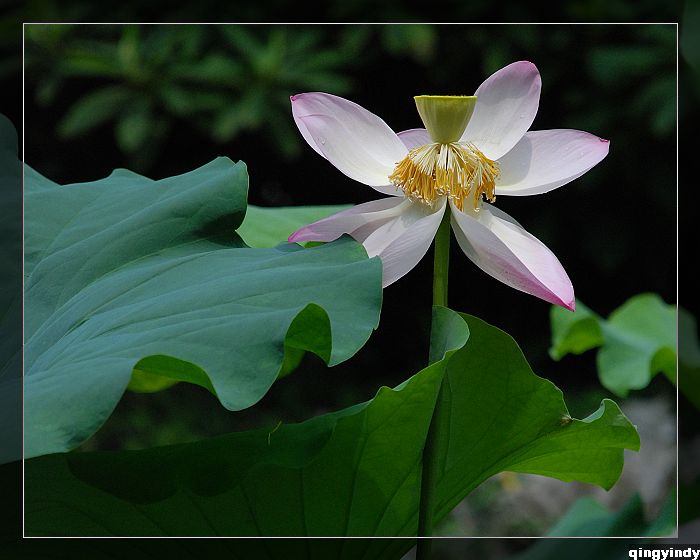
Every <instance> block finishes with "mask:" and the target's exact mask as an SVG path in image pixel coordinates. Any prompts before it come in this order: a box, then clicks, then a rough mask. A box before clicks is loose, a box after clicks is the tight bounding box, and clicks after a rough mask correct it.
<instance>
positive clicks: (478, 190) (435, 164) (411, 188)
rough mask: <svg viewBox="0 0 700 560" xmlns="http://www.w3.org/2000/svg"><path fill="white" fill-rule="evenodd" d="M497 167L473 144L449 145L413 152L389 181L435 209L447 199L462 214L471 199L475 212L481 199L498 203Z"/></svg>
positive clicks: (390, 176) (423, 147)
mask: <svg viewBox="0 0 700 560" xmlns="http://www.w3.org/2000/svg"><path fill="white" fill-rule="evenodd" d="M499 174H500V171H499V169H498V163H497V162H495V161H493V160H490V159H489V158H487V157H486V156H485V155H484V154H483V153H481V152H480V151H479V150H478V149H477V148H476V147H475V146H474V145H473V144H461V143H457V142H450V143H448V144H439V143H434V144H425V145H424V146H419V147H418V148H413V149H412V150H411V151H409V152H408V155H407V156H406V157H405V158H404V159H402V160H401V161H400V162H399V163H398V164H397V165H396V167H395V168H394V172H393V173H392V174H391V175H389V180H390V181H391V183H392V184H393V185H395V186H396V187H397V188H399V189H401V190H403V191H404V192H405V193H406V196H408V197H409V198H412V199H414V200H419V201H421V202H424V203H426V204H429V205H431V206H432V205H433V203H434V202H435V200H436V199H437V198H438V197H440V196H447V197H448V198H449V199H450V200H452V202H453V203H454V205H455V206H457V208H459V209H460V210H463V209H464V201H465V200H466V199H467V197H469V196H471V197H472V202H473V207H474V210H476V211H478V210H479V208H480V207H481V200H482V195H485V196H486V199H487V200H488V201H489V202H494V201H495V200H496V179H497V178H498V176H499Z"/></svg>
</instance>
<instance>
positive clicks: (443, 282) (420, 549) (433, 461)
mask: <svg viewBox="0 0 700 560" xmlns="http://www.w3.org/2000/svg"><path fill="white" fill-rule="evenodd" d="M434 251H435V260H434V264H433V305H440V306H442V307H447V276H448V269H449V265H450V207H449V205H448V206H447V208H446V209H445V215H444V216H443V218H442V222H440V227H439V228H438V231H437V234H436V235H435V250H434ZM443 400H444V391H443V382H442V381H441V382H440V389H439V391H438V396H437V400H436V402H435V408H434V409H433V416H432V418H431V419H430V427H429V428H428V435H427V437H426V440H425V447H424V448H423V471H422V477H421V488H420V505H419V509H418V536H419V537H431V536H432V534H433V514H434V512H435V479H436V476H437V466H438V442H439V441H440V425H441V424H442V421H441V417H442V409H443V404H444V403H443ZM431 551H432V539H430V538H423V539H418V544H417V546H416V560H430V557H431Z"/></svg>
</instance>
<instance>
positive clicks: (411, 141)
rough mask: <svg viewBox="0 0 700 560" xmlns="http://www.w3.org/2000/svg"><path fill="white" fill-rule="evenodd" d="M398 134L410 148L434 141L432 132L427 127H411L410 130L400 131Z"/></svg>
mask: <svg viewBox="0 0 700 560" xmlns="http://www.w3.org/2000/svg"><path fill="white" fill-rule="evenodd" d="M397 136H398V137H399V139H400V140H401V142H403V143H404V145H405V146H406V147H407V148H408V149H409V150H412V149H413V148H418V147H420V146H425V145H426V144H432V143H433V140H432V138H430V134H428V131H427V130H426V129H425V128H411V129H410V130H404V131H403V132H399V133H398V134H397Z"/></svg>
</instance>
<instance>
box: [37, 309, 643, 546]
mask: <svg viewBox="0 0 700 560" xmlns="http://www.w3.org/2000/svg"><path fill="white" fill-rule="evenodd" d="M434 314H435V318H434V324H435V325H436V328H435V329H434V333H435V336H434V338H433V341H432V346H433V348H434V351H433V358H435V357H436V356H438V354H437V352H438V350H437V349H439V352H440V354H441V358H442V359H439V360H437V361H435V362H434V363H433V364H431V365H430V366H428V367H427V368H425V369H424V370H422V371H421V372H419V373H418V374H416V375H415V376H413V377H411V378H410V379H408V380H407V381H406V382H404V383H403V384H401V385H400V386H399V387H397V388H395V389H388V388H386V387H383V388H381V389H380V390H379V392H378V393H377V395H376V396H375V397H374V398H373V399H372V400H371V401H369V402H366V403H363V404H359V405H355V406H353V407H351V408H348V409H345V410H343V411H340V412H336V413H331V414H326V415H323V416H319V417H316V418H313V419H311V420H308V421H306V422H303V423H301V424H289V425H283V426H282V427H280V428H279V429H278V430H275V431H273V430H269V429H268V430H257V431H253V432H242V433H234V434H229V435H226V436H222V437H219V438H215V439H211V440H206V441H200V442H196V443H190V444H183V445H177V446H169V447H163V448H153V449H148V450H143V451H125V452H96V453H72V454H56V455H51V456H47V457H41V458H38V459H33V460H29V461H26V462H25V477H26V478H25V522H26V529H27V532H28V533H29V534H32V535H105V534H109V535H159V536H164V535H360V536H362V535H364V536H377V535H383V536H410V535H415V533H416V530H417V511H418V498H419V486H420V472H421V471H420V466H421V456H422V450H423V445H424V442H425V436H426V434H427V431H428V425H429V423H430V418H431V415H432V410H433V408H434V405H435V399H436V396H437V393H438V388H439V384H440V380H441V377H442V376H443V375H444V376H446V378H445V383H447V390H446V394H447V396H448V398H449V401H448V404H447V407H446V411H447V417H446V424H447V425H448V427H449V429H446V430H443V431H442V433H443V434H444V436H445V437H444V439H443V440H442V441H441V442H440V444H439V447H440V450H441V454H440V461H439V468H438V480H437V488H436V492H437V502H438V508H437V518H438V519H439V518H441V517H444V516H445V515H446V514H447V512H448V511H449V510H450V509H451V508H452V507H454V505H455V504H456V503H457V502H459V501H460V500H461V499H463V498H464V497H465V496H466V495H467V494H468V493H469V492H470V491H471V490H472V489H473V488H475V487H476V486H477V485H479V484H480V483H481V482H483V481H484V480H486V479H487V478H489V477H490V476H492V475H494V474H496V473H498V472H501V471H506V470H514V471H520V472H529V473H535V474H544V475H547V476H552V477H556V478H559V479H562V480H566V481H569V480H579V481H584V482H589V483H593V484H598V485H601V486H603V487H605V488H609V487H610V486H611V485H612V484H613V483H614V482H615V480H616V479H617V477H618V476H619V474H620V471H621V469H622V464H623V449H624V448H629V449H637V448H638V446H639V438H638V435H637V433H636V431H635V429H634V427H633V426H632V425H631V424H630V423H629V421H628V420H627V419H626V418H625V417H624V416H623V415H622V413H621V412H620V410H619V409H618V407H617V406H616V405H615V404H614V403H613V402H612V401H609V400H605V401H604V402H603V403H602V404H601V407H600V409H599V410H598V411H597V412H595V413H593V414H592V415H591V416H589V417H588V418H586V419H583V420H575V419H572V418H570V416H569V415H568V412H567V409H566V406H565V405H564V401H563V398H562V395H561V392H560V391H559V390H558V389H557V388H556V387H555V386H554V385H552V383H550V382H549V381H546V380H544V379H542V378H540V377H537V376H536V375H535V374H534V373H533V372H532V370H531V369H530V367H529V366H528V364H527V362H526V361H525V358H524V356H523V355H522V352H521V351H520V349H519V348H518V346H517V345H516V344H515V342H514V341H513V339H512V338H510V337H509V336H508V335H506V334H505V333H503V332H502V331H500V330H498V329H497V328H495V327H492V326H490V325H488V324H486V323H484V322H482V321H481V320H479V319H476V318H474V317H471V316H466V315H463V316H460V315H457V314H455V313H454V312H452V311H450V310H448V309H445V308H435V309H434ZM467 325H468V329H467ZM412 544H413V543H412V542H411V540H403V541H392V540H374V541H363V540H350V541H346V542H344V543H343V545H342V547H339V550H338V551H337V554H335V555H333V556H327V555H326V556H324V557H325V558H368V559H369V558H382V559H384V558H400V557H401V555H402V554H403V553H405V552H406V551H407V549H409V548H410V547H411V546H412Z"/></svg>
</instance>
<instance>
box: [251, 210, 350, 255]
mask: <svg viewBox="0 0 700 560" xmlns="http://www.w3.org/2000/svg"><path fill="white" fill-rule="evenodd" d="M347 208H350V205H347V204H345V205H340V206H280V207H271V208H267V207H262V206H253V205H252V204H249V205H248V210H247V211H246V215H245V220H243V223H242V224H241V226H240V227H239V228H238V230H237V232H238V235H240V236H241V237H242V238H243V241H245V243H246V245H248V246H249V247H262V248H265V247H274V246H275V245H279V244H280V243H283V242H285V241H287V238H288V237H289V236H290V235H291V234H292V233H294V232H295V231H296V230H298V229H299V228H300V227H303V226H305V225H306V224H310V223H312V222H316V221H318V220H320V219H322V218H325V217H327V216H330V215H331V214H335V213H336V212H340V211H341V210H346V209H347Z"/></svg>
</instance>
